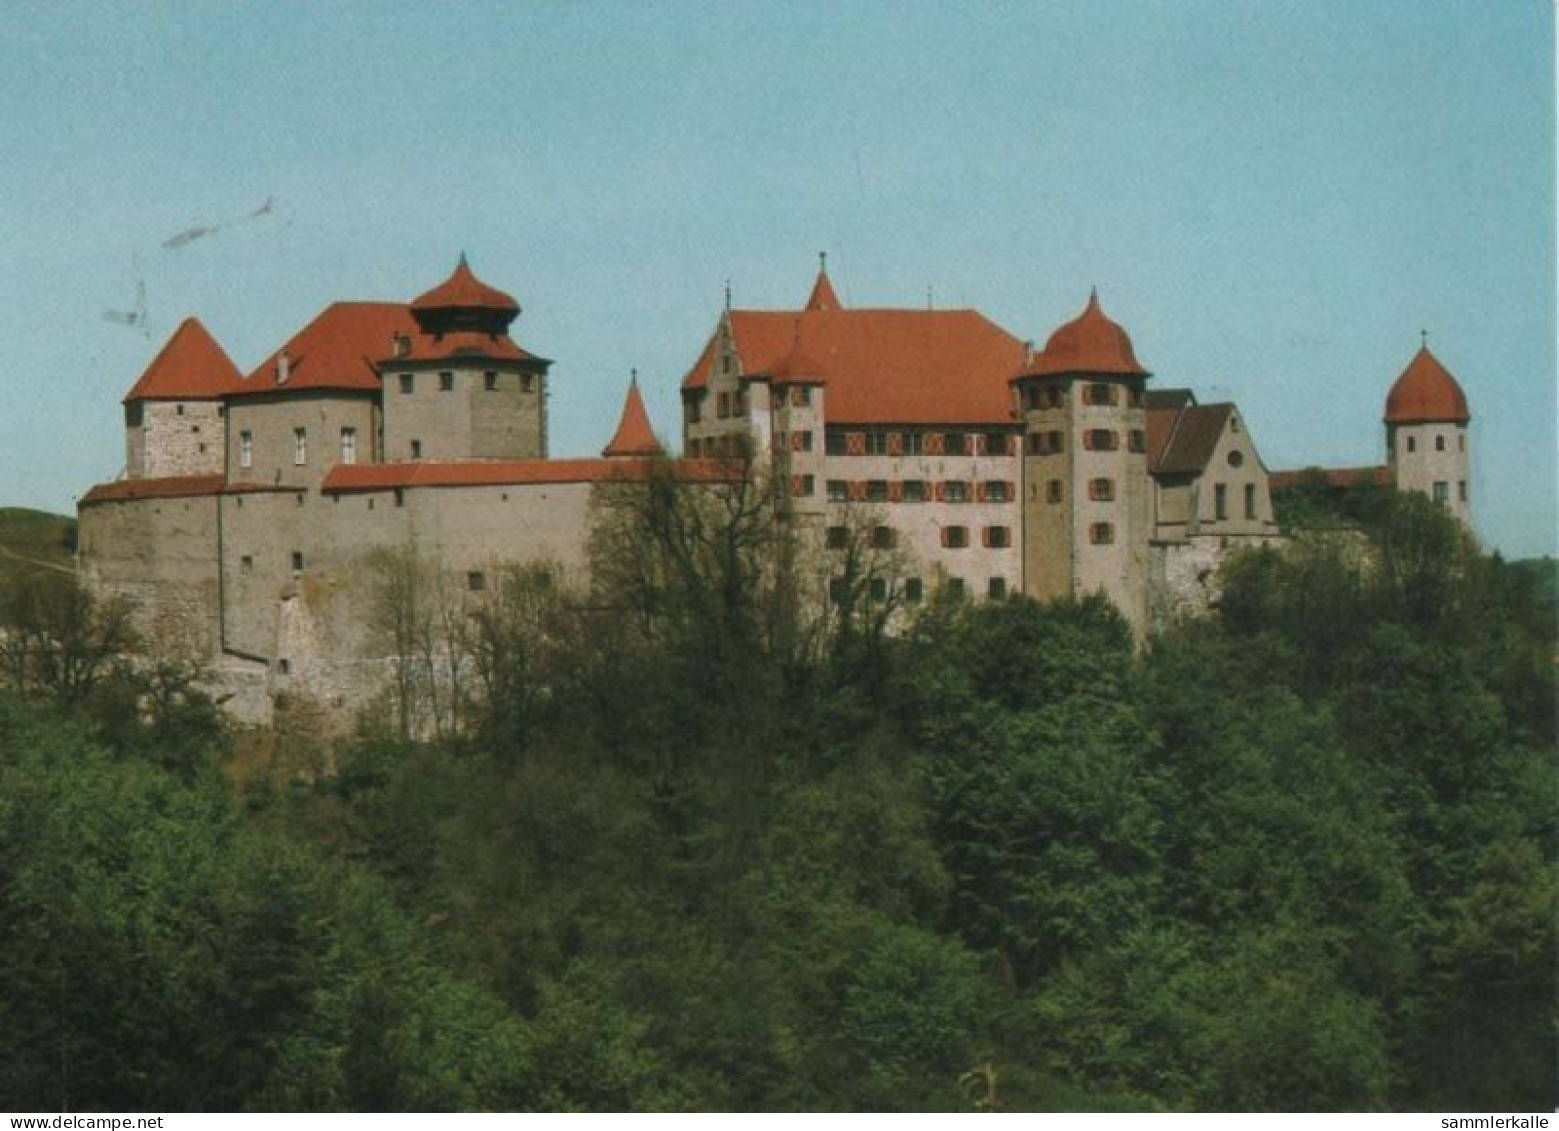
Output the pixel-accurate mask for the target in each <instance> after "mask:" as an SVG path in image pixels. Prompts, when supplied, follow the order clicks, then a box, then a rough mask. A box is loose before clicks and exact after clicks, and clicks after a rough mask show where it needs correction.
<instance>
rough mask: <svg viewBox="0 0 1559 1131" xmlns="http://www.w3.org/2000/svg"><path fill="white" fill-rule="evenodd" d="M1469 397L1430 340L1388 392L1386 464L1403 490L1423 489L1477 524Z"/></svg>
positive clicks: (1462, 518) (1468, 521) (1453, 510)
mask: <svg viewBox="0 0 1559 1131" xmlns="http://www.w3.org/2000/svg"><path fill="white" fill-rule="evenodd" d="M1471 420H1472V413H1471V412H1469V411H1468V409H1467V395H1466V394H1465V393H1463V392H1462V387H1461V385H1460V384H1458V383H1457V380H1456V378H1455V377H1452V376H1451V374H1450V372H1449V371H1448V370H1447V369H1446V368H1445V366H1443V365H1441V364H1440V359H1439V358H1437V357H1435V355H1434V354H1432V353H1430V352H1429V346H1428V344H1427V342H1426V343H1425V344H1424V345H1422V346H1420V347H1419V350H1418V352H1417V353H1416V354H1414V355H1413V360H1412V361H1410V362H1408V365H1407V368H1406V369H1404V370H1403V371H1402V375H1401V376H1400V377H1398V378H1397V379H1396V382H1395V383H1394V384H1393V385H1392V386H1391V391H1390V392H1389V393H1387V394H1386V414H1385V424H1386V461H1387V463H1388V465H1389V466H1390V468H1391V474H1392V479H1393V481H1394V482H1395V484H1396V488H1397V490H1399V491H1419V492H1422V493H1423V494H1425V495H1428V496H1429V497H1430V498H1432V499H1434V500H1435V501H1436V502H1438V503H1441V504H1443V505H1444V506H1445V507H1446V508H1447V509H1448V510H1449V511H1450V512H1451V513H1452V514H1454V515H1455V516H1456V517H1457V518H1459V519H1461V521H1462V522H1463V523H1465V524H1467V525H1469V526H1470V525H1471V524H1472V500H1471V496H1470V494H1469V491H1468V469H1469V455H1470V453H1469V452H1468V450H1467V425H1468V424H1469V423H1470V422H1471Z"/></svg>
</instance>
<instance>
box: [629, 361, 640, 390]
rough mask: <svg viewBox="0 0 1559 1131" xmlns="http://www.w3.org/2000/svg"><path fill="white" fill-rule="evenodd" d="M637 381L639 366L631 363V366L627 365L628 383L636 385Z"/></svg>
mask: <svg viewBox="0 0 1559 1131" xmlns="http://www.w3.org/2000/svg"><path fill="white" fill-rule="evenodd" d="M638 383H639V367H638V366H637V365H631V366H629V367H628V384H630V385H637V384H638Z"/></svg>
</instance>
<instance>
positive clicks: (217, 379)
mask: <svg viewBox="0 0 1559 1131" xmlns="http://www.w3.org/2000/svg"><path fill="white" fill-rule="evenodd" d="M242 380H243V374H242V373H240V372H239V369H238V366H237V365H235V364H233V359H232V358H231V357H229V356H228V355H227V351H226V350H224V349H223V348H222V346H221V344H220V343H219V342H218V341H217V340H216V339H215V338H214V337H212V336H211V331H209V330H207V329H206V327H205V325H204V323H202V322H201V321H200V319H199V318H196V317H195V316H194V315H191V316H190V317H188V318H186V319H184V321H182V322H180V323H179V325H178V327H177V328H176V329H175V330H174V331H173V333H172V334H170V335H169V336H168V340H167V341H166V342H165V343H163V347H162V349H160V350H158V351H157V356H156V357H154V358H152V360H151V364H149V365H148V366H147V367H146V369H145V371H144V372H142V374H141V376H140V377H139V378H138V379H137V380H136V382H135V384H133V385H131V386H130V391H129V392H127V393H126V394H125V396H124V403H125V404H129V403H130V402H131V401H135V400H158V399H162V400H216V399H218V398H220V397H221V396H222V394H223V393H224V392H226V391H227V390H228V389H229V388H230V387H232V386H234V385H236V384H237V383H238V382H240V381H242Z"/></svg>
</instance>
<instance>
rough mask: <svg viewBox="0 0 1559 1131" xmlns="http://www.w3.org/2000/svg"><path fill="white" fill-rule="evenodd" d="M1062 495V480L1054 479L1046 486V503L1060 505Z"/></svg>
mask: <svg viewBox="0 0 1559 1131" xmlns="http://www.w3.org/2000/svg"><path fill="white" fill-rule="evenodd" d="M1062 494H1063V490H1062V487H1061V480H1059V479H1052V480H1051V481H1050V482H1049V483H1047V484H1045V501H1046V502H1047V503H1059V502H1060V501H1061V498H1062Z"/></svg>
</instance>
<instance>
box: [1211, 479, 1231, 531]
mask: <svg viewBox="0 0 1559 1131" xmlns="http://www.w3.org/2000/svg"><path fill="white" fill-rule="evenodd" d="M1213 517H1214V518H1216V519H1217V520H1218V521H1219V522H1222V521H1223V520H1224V519H1226V518H1228V517H1229V488H1228V487H1227V486H1225V485H1224V484H1222V483H1215V484H1213Z"/></svg>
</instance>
